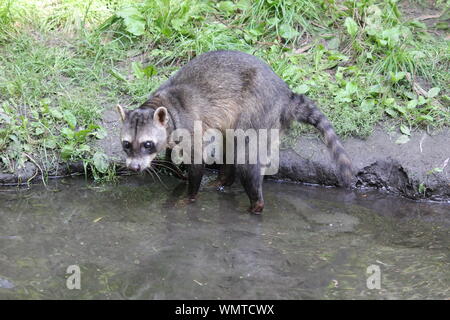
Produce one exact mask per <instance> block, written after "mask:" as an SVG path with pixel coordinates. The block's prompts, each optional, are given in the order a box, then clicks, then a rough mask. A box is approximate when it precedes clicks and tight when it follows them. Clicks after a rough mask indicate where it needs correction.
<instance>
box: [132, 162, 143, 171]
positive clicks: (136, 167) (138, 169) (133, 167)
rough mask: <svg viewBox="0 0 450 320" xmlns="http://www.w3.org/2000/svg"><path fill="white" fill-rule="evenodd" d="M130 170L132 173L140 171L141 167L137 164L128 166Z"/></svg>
mask: <svg viewBox="0 0 450 320" xmlns="http://www.w3.org/2000/svg"><path fill="white" fill-rule="evenodd" d="M130 169H131V170H133V171H141V165H140V164H139V163H132V164H130Z"/></svg>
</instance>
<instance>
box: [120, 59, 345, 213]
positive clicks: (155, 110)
mask: <svg viewBox="0 0 450 320" xmlns="http://www.w3.org/2000/svg"><path fill="white" fill-rule="evenodd" d="M118 111H119V113H120V116H121V119H122V123H123V127H122V133H121V139H122V147H123V150H124V151H125V153H126V155H127V162H126V164H127V166H128V168H130V169H132V170H134V171H143V170H145V169H146V168H148V167H150V166H151V164H152V161H153V160H154V158H155V156H156V154H157V153H159V152H161V151H164V150H166V148H169V149H171V148H173V147H174V145H175V144H174V142H173V141H170V140H169V136H170V135H171V133H172V132H173V131H174V130H176V129H179V128H184V129H187V130H189V132H193V131H194V122H195V121H201V123H202V124H203V130H207V129H216V130H220V131H221V132H224V131H225V130H227V129H242V130H247V129H255V130H258V129H280V130H283V129H287V128H289V127H290V125H291V123H292V121H294V120H297V121H300V122H305V123H309V124H311V125H313V126H314V127H316V128H317V129H318V130H319V131H320V132H321V133H322V134H323V136H324V139H325V144H326V146H327V147H328V149H329V150H330V152H331V155H332V158H333V159H334V161H335V162H336V163H337V167H338V171H339V174H340V178H341V181H342V184H343V185H344V186H348V185H349V184H350V182H351V179H352V176H353V173H352V166H351V161H350V159H349V157H348V155H347V153H346V152H345V150H344V148H343V146H342V144H341V143H340V141H339V139H338V137H337V135H336V133H335V132H334V130H333V127H332V125H331V123H330V122H329V121H328V119H327V118H326V117H325V115H324V114H323V113H322V112H321V111H320V110H319V109H318V108H317V107H316V105H315V103H314V102H313V101H312V100H310V99H309V98H308V97H306V96H305V95H303V94H296V93H294V92H293V91H292V90H291V89H290V88H289V87H288V85H287V84H286V83H285V82H284V81H283V80H282V79H281V78H280V77H278V76H277V75H276V74H275V72H274V71H273V70H272V69H271V68H270V67H269V66H268V65H267V64H266V63H265V62H263V61H262V60H260V59H259V58H257V57H255V56H252V55H250V54H246V53H243V52H238V51H212V52H207V53H204V54H202V55H200V56H198V57H196V58H194V59H193V60H191V61H190V62H188V63H187V64H186V65H185V66H183V67H182V68H181V69H180V70H179V71H178V72H176V73H175V74H174V75H173V76H172V77H170V78H169V79H168V80H167V81H166V82H165V83H163V84H162V85H161V86H160V87H159V88H158V89H157V90H156V91H155V92H153V94H151V96H150V97H149V99H148V100H147V101H146V102H144V103H143V104H142V105H141V106H140V107H138V108H137V109H134V110H126V109H124V108H122V107H120V106H118ZM187 168H188V199H189V200H190V201H195V199H196V197H197V193H198V190H199V187H200V183H201V180H202V176H203V169H204V164H203V163H200V164H189V165H187ZM235 177H239V178H240V181H241V183H242V185H243V187H244V189H245V192H246V193H247V195H248V197H249V199H250V208H249V211H250V212H252V213H257V214H258V213H261V212H262V211H263V208H264V199H263V192H262V182H263V175H262V174H261V164H260V163H259V162H257V163H253V164H237V162H236V163H234V164H225V165H223V166H222V167H221V170H220V173H219V184H221V185H231V184H232V183H233V182H234V179H235Z"/></svg>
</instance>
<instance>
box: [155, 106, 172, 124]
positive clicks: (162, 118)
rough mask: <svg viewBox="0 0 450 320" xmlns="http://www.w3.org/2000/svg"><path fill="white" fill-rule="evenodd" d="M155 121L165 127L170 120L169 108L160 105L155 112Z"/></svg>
mask: <svg viewBox="0 0 450 320" xmlns="http://www.w3.org/2000/svg"><path fill="white" fill-rule="evenodd" d="M153 121H154V122H155V123H157V124H159V125H161V126H163V127H166V126H167V122H168V121H169V118H168V113H167V109H166V108H165V107H159V108H158V109H156V110H155V114H154V115H153Z"/></svg>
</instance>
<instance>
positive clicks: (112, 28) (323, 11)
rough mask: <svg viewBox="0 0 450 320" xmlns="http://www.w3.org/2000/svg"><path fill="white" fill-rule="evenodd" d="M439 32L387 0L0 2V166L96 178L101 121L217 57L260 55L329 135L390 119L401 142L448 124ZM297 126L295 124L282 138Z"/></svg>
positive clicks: (363, 131) (100, 165) (444, 48)
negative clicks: (200, 59) (63, 165)
mask: <svg viewBox="0 0 450 320" xmlns="http://www.w3.org/2000/svg"><path fill="white" fill-rule="evenodd" d="M419 2H420V1H419ZM415 5H422V3H419V4H415ZM438 5H439V10H442V12H444V17H445V15H448V4H446V3H445V2H444V1H440V2H438ZM438 25H440V26H441V25H442V21H438ZM439 30H440V31H439ZM439 30H437V29H433V28H432V30H429V29H427V28H426V26H425V25H424V24H423V23H422V22H420V21H415V20H412V19H407V18H405V17H404V16H403V15H402V13H401V11H400V10H399V6H398V5H397V4H396V2H395V1H392V0H386V1H375V0H364V1H333V0H319V1H312V0H255V1H249V0H239V1H220V2H218V1H211V0H203V1H202V0H198V1H194V0H183V1H179V0H146V1H138V0H134V1H132V0H128V1H127V0H89V1H75V0H46V1H37V0H4V1H2V2H1V3H0V150H1V154H0V168H2V170H8V171H14V170H15V168H17V167H18V166H20V165H22V164H23V163H24V162H25V161H29V159H30V158H32V159H35V160H36V161H38V162H39V163H40V165H41V167H42V168H43V170H44V171H45V173H46V172H49V171H51V169H52V168H54V167H55V166H56V165H57V164H58V163H60V162H68V161H79V160H82V161H83V162H84V163H85V165H86V167H87V168H91V169H92V170H91V171H92V172H93V173H94V175H95V176H96V177H101V176H102V174H109V173H110V170H108V166H107V161H106V160H107V159H105V156H104V155H103V154H102V153H101V152H99V151H98V150H93V149H92V147H91V145H92V144H91V142H92V141H93V139H97V138H102V136H103V135H104V129H103V128H101V127H100V126H99V125H98V124H99V120H100V118H101V114H102V112H103V111H104V110H106V109H110V108H112V107H113V106H114V105H115V104H116V103H118V102H121V103H124V104H126V105H128V104H138V103H140V102H142V101H144V100H145V99H146V98H147V96H148V95H149V93H150V92H151V91H152V90H154V89H156V88H157V86H158V85H159V84H160V83H162V82H163V81H164V80H165V79H167V78H168V77H169V76H170V75H171V74H173V73H174V72H175V71H176V70H177V69H178V68H179V67H180V66H181V65H183V64H184V63H186V62H187V61H188V60H189V59H191V58H192V57H194V56H196V55H199V54H201V53H203V52H207V51H210V50H218V49H233V50H241V51H244V52H248V53H251V54H254V55H256V56H259V57H261V58H263V59H264V60H266V61H267V62H268V63H269V64H270V65H271V66H272V68H273V69H274V70H275V71H276V72H277V74H278V75H280V77H282V78H283V79H284V80H285V81H286V82H287V83H288V84H289V85H290V86H291V87H292V89H293V90H294V91H296V92H299V93H306V94H307V95H308V96H310V97H311V98H313V99H314V100H316V101H317V102H318V104H319V105H320V107H321V109H322V110H323V111H324V113H325V114H326V115H327V116H328V117H329V118H330V120H331V121H332V123H333V124H334V126H335V128H336V131H337V132H338V133H339V134H340V135H342V136H350V135H356V136H362V137H364V136H367V135H369V134H370V132H371V131H372V130H373V128H374V126H375V125H376V124H378V123H380V122H384V121H390V122H391V123H393V124H394V125H395V126H397V128H398V130H399V132H401V133H403V135H404V136H405V137H404V139H403V140H402V141H407V139H408V136H409V134H410V132H411V131H412V130H414V129H415V128H418V127H420V128H434V127H441V126H446V125H449V123H450V121H449V120H450V110H449V91H448V84H449V83H450V79H449V77H450V76H449V72H448V67H449V52H450V51H449V41H448V40H445V37H446V32H447V35H448V30H447V31H446V30H442V28H440V29H439ZM436 32H440V33H438V34H437V33H436ZM305 130H309V129H308V128H307V127H306V126H301V125H295V126H294V128H293V129H292V130H291V138H295V137H296V136H298V135H299V134H300V133H302V132H304V131H305ZM402 141H400V142H402Z"/></svg>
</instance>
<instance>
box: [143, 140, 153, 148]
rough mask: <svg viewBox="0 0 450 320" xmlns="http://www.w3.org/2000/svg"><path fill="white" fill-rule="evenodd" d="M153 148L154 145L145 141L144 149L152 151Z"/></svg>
mask: <svg viewBox="0 0 450 320" xmlns="http://www.w3.org/2000/svg"><path fill="white" fill-rule="evenodd" d="M154 147H155V144H154V143H153V141H145V142H144V148H145V149H153V148H154Z"/></svg>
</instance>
